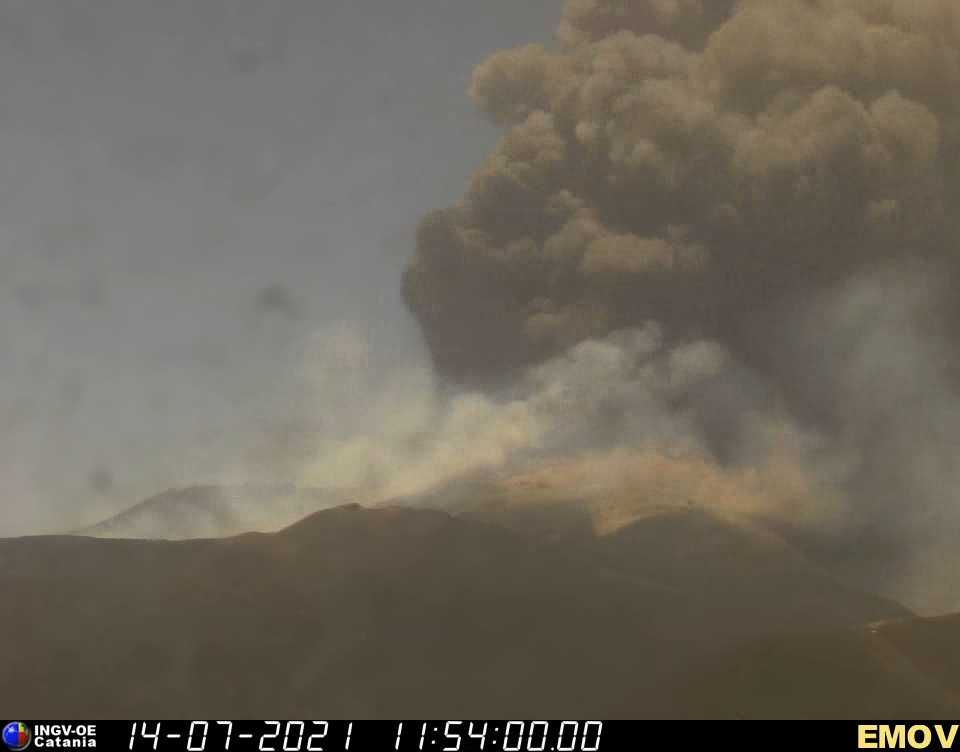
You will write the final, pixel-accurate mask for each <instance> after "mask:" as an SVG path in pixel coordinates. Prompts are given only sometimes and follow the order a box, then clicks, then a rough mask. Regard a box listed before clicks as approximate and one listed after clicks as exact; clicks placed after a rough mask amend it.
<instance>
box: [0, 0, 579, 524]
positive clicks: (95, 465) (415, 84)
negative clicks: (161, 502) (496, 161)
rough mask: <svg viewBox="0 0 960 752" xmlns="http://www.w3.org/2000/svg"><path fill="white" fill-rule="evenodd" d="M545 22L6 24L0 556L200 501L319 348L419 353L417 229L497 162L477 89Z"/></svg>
mask: <svg viewBox="0 0 960 752" xmlns="http://www.w3.org/2000/svg"><path fill="white" fill-rule="evenodd" d="M561 4H562V3H561V0H532V1H531V0H527V1H526V2H524V3H519V4H518V3H516V2H514V0H485V2H483V3H476V2H466V0H410V1H409V2H403V3H399V2H395V1H394V0H272V1H271V2H269V3H268V2H263V0H259V1H253V0H204V1H203V2H196V1H195V0H191V1H190V2H187V1H186V0H167V1H166V2H153V1H151V0H90V2H84V3H75V2H70V1H69V0H22V1H21V0H5V2H3V3H2V5H0V35H2V44H0V83H2V90H3V93H4V100H3V107H2V110H0V139H2V147H0V160H2V164H3V170H2V181H0V202H2V213H0V270H2V272H0V315H2V322H3V323H2V328H0V342H2V346H3V350H2V367H0V425H2V433H0V483H2V488H3V493H2V507H0V508H2V510H3V515H2V516H0V535H2V534H7V535H12V534H20V533H28V532H38V531H45V530H51V529H57V528H61V527H64V526H71V525H74V524H79V523H83V522H89V521H90V520H91V518H95V517H96V516H97V515H98V514H101V513H106V512H109V511H112V510H114V509H116V508H118V507H122V506H125V505H127V504H130V503H133V502H134V501H137V500H138V499H139V498H140V497H142V496H143V495H147V494H151V493H154V492H157V491H161V490H164V489H165V488H167V487H169V486H175V485H187V484H190V483H193V482H195V481H202V480H210V479H211V478H215V477H216V475H217V473H218V472H220V468H222V467H223V466H224V465H228V464H230V463H231V462H232V461H233V457H234V456H235V455H236V453H237V452H238V451H239V448H240V447H244V446H246V445H247V443H249V440H250V437H251V436H252V435H254V434H256V433H257V432H258V431H266V432H267V433H269V432H270V431H274V430H279V428H281V427H282V426H283V424H284V423H285V422H289V421H291V420H295V419H296V415H297V407H296V405H295V404H291V400H293V402H295V399H293V398H292V397H291V396H290V395H289V394H287V393H286V392H285V386H284V383H285V382H284V379H285V374H286V373H287V372H289V371H291V370H293V369H296V368H297V363H298V362H299V359H300V357H301V354H300V351H301V350H302V348H303V347H304V344H303V343H304V342H305V341H308V338H309V336H310V334H311V333H312V332H315V331H317V330H318V329H319V330H322V329H323V328H324V327H327V326H329V325H332V324H334V323H335V322H337V321H339V320H349V321H360V322H366V323H367V325H368V326H369V327H370V331H371V339H372V342H373V345H374V347H375V349H376V351H377V352H378V353H381V357H383V358H384V359H385V360H387V361H389V360H390V359H392V358H394V357H396V355H397V353H400V352H404V351H409V350H411V349H413V348H415V347H418V340H419V335H418V334H417V331H416V328H415V326H414V325H413V323H412V322H411V321H410V319H409V317H408V316H407V314H406V312H405V311H404V309H403V307H402V304H401V302H400V294H399V289H400V288H399V278H400V274H401V271H402V268H403V265H404V264H405V263H406V261H407V260H408V258H409V257H410V253H411V248H412V243H413V241H412V236H413V231H414V228H415V226H416V223H417V222H418V220H419V219H420V217H421V216H422V215H423V213H424V212H425V211H427V210H428V209H430V208H433V207H437V206H443V205H446V204H448V203H449V202H450V201H451V200H455V198H456V197H457V196H458V195H459V194H460V193H461V192H462V186H463V184H464V181H465V179H466V177H467V176H468V175H469V174H470V172H471V171H472V170H473V169H474V168H475V167H476V166H477V164H478V163H479V162H480V160H481V159H482V158H483V156H484V154H485V153H486V152H488V151H489V149H490V147H491V145H492V144H493V143H494V142H495V141H496V139H497V137H498V133H497V131H496V130H495V129H493V128H490V127H487V126H485V125H484V123H483V121H482V119H481V118H479V117H477V116H476V113H475V112H474V108H473V105H472V104H471V102H470V101H469V99H468V98H467V96H466V94H465V88H466V85H467V82H468V78H469V75H470V72H471V69H472V67H473V66H474V65H475V64H476V63H478V62H480V61H481V60H482V59H483V58H484V57H485V56H486V55H487V54H489V53H490V52H491V51H492V50H494V49H497V48H501V47H506V46H510V45H515V44H518V43H523V42H527V41H531V40H537V39H544V38H545V37H546V35H547V33H548V31H547V30H549V29H550V28H551V26H552V25H553V22H554V20H555V19H556V18H557V17H558V15H559V12H560V6H561ZM508 19H509V22H508Z"/></svg>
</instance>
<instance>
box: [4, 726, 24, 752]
mask: <svg viewBox="0 0 960 752" xmlns="http://www.w3.org/2000/svg"><path fill="white" fill-rule="evenodd" d="M3 743H4V745H5V746H6V748H7V749H12V750H13V752H19V751H20V750H21V749H26V748H27V747H29V746H30V727H29V726H28V725H27V724H25V723H20V721H11V722H10V723H8V724H7V725H6V726H4V727H3Z"/></svg>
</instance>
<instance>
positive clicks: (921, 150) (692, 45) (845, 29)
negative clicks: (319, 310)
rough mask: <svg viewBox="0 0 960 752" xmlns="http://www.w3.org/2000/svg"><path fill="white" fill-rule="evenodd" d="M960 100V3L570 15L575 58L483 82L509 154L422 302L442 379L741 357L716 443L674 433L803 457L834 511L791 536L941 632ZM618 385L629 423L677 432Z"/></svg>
mask: <svg viewBox="0 0 960 752" xmlns="http://www.w3.org/2000/svg"><path fill="white" fill-rule="evenodd" d="M957 91H960V5H957V4H956V3H955V2H954V1H953V0H729V1H727V0H724V1H719V0H569V1H568V3H567V6H566V9H565V12H564V15H563V18H562V20H561V22H560V25H559V28H558V30H557V33H556V40H555V42H554V44H552V45H550V46H542V45H536V44H532V45H527V46H524V47H520V48H517V49H513V50H508V51H503V52H499V53H496V54H494V55H492V56H491V57H490V58H489V59H487V60H486V61H484V62H483V63H481V64H480V65H479V66H478V67H477V68H476V71H475V73H474V76H473V80H472V83H471V86H470V94H471V96H472V97H473V99H474V100H475V101H476V103H477V105H478V106H479V108H480V109H481V110H482V111H483V113H484V114H485V115H486V117H487V118H488V119H490V120H491V121H492V122H493V123H495V124H497V125H499V126H501V127H502V128H503V130H504V133H503V137H502V139H501V140H500V142H499V144H498V145H497V146H496V148H495V149H494V150H493V152H492V153H491V154H490V156H489V157H488V158H487V160H486V161H485V162H484V163H483V164H482V165H481V166H480V168H479V169H478V170H477V172H476V173H475V174H474V175H473V177H472V179H471V180H470V182H469V185H468V186H467V188H466V192H465V193H464V195H463V197H462V198H461V199H460V200H459V201H458V202H457V203H456V204H454V205H453V206H450V207H449V208H446V209H442V210H440V211H436V212H434V213H432V214H431V215H429V216H428V217H426V218H425V219H424V220H423V222H422V224H421V226H420V229H419V233H418V237H417V248H416V254H415V256H414V258H413V260H412V261H411V263H410V265H409V267H408V269H407V272H406V275H405V279H404V290H405V294H406V300H407V302H408V304H409V306H410V308H411V310H412V311H413V312H414V314H415V316H416V318H417V319H418V321H419V323H420V324H421V327H422V329H423V332H424V334H425V337H426V340H427V343H428V346H429V349H430V352H431V355H432V358H433V362H434V364H435V366H436V368H437V371H438V372H439V374H440V375H441V377H442V378H443V379H444V380H445V381H446V382H447V383H455V384H456V383H461V384H468V385H470V386H471V387H476V386H480V387H482V388H484V389H486V390H487V391H488V392H489V390H491V389H493V390H498V389H502V388H504V385H509V384H517V383H521V384H529V379H530V373H537V372H542V371H543V369H549V368H551V367H556V366H555V364H556V363H559V362H565V360H566V359H567V358H569V357H571V356H570V355H563V353H566V352H570V353H577V352H584V349H583V348H586V351H589V349H590V348H591V347H598V346H600V345H597V344H596V343H597V342H598V341H605V342H606V343H607V344H606V346H609V344H610V342H611V340H609V339H605V338H608V337H609V336H610V335H611V333H612V332H620V331H622V330H625V329H628V330H629V329H633V328H636V327H641V326H643V325H644V323H645V322H647V321H650V320H656V321H659V322H661V324H662V326H663V330H664V331H666V332H668V333H669V334H670V336H671V338H672V339H670V340H668V342H667V344H664V345H663V350H662V352H663V353H672V352H676V353H679V352H683V351H684V350H683V348H685V347H690V345H682V346H677V345H676V344H675V343H676V342H692V341H699V342H701V343H702V342H704V341H710V342H714V343H721V344H714V345H710V346H709V347H717V348H720V350H719V351H722V352H724V353H725V358H726V361H725V363H726V365H725V366H723V368H721V371H722V372H723V373H725V374H727V376H726V377H727V378H732V379H733V383H735V384H736V387H734V388H728V389H726V390H719V391H717V390H716V389H715V388H714V387H711V389H712V390H713V391H712V392H711V391H710V390H707V389H706V388H705V386H704V385H703V384H696V385H694V386H692V387H691V389H690V390H689V391H688V392H686V393H685V396H684V398H683V400H681V401H682V402H684V403H685V404H687V405H689V406H691V410H692V412H691V413H690V414H689V415H687V417H688V418H689V416H690V415H696V416H697V418H696V421H697V425H696V428H695V429H691V430H687V429H688V428H689V424H687V423H685V422H684V420H679V422H678V415H677V414H671V420H670V422H669V425H670V426H672V427H673V429H677V428H678V427H684V430H685V431H686V433H685V434H684V435H685V436H687V437H688V438H689V437H691V436H693V437H695V438H696V441H694V442H693V444H694V445H695V446H696V447H697V449H698V451H702V452H703V455H702V456H703V457H705V458H707V461H708V462H709V463H712V465H711V466H712V467H714V468H715V469H716V470H717V472H718V473H721V474H723V473H730V472H739V471H740V470H742V469H743V468H750V467H754V468H762V467H765V464H764V463H766V462H767V461H768V460H767V459H763V458H764V457H766V458H769V456H770V454H771V452H772V453H773V454H776V453H777V451H778V449H777V448H778V447H780V446H782V444H783V435H789V436H791V437H793V439H791V440H790V441H788V442H787V444H789V445H790V446H792V447H793V449H792V450H791V452H792V454H791V457H792V460H791V461H792V462H793V461H794V460H795V462H793V465H792V466H793V467H794V468H798V469H799V472H800V473H801V474H802V475H803V477H804V478H806V481H805V483H806V484H807V486H806V487H808V488H816V489H817V491H816V493H814V494H800V495H799V496H798V497H797V498H802V499H803V501H802V503H798V504H797V505H795V506H794V508H793V509H792V510H791V511H790V512H789V513H788V514H784V515H783V516H782V518H781V520H782V522H783V524H785V525H786V526H787V527H788V528H789V529H791V530H792V531H793V533H794V534H796V535H798V536H799V537H800V538H802V539H806V540H807V541H808V543H809V545H810V550H811V551H816V552H818V553H819V554H820V555H822V556H823V557H824V559H825V560H830V561H832V562H833V564H834V565H835V566H839V567H841V568H844V567H845V568H846V569H847V571H849V572H850V573H851V574H853V575H855V576H857V577H858V578H861V579H863V580H868V581H869V582H870V583H871V585H873V586H874V587H877V588H879V589H882V590H883V591H884V592H887V593H888V594H892V595H894V596H896V597H901V598H904V599H905V600H906V602H908V603H909V604H910V605H912V606H914V607H918V608H921V609H925V610H946V609H956V608H957V607H960V578H958V577H957V576H956V575H955V572H956V571H960V570H958V569H957V567H958V563H960V555H958V554H957V553H956V546H955V541H956V535H957V533H958V532H960V477H958V473H957V471H956V469H955V465H956V461H955V457H956V448H957V446H960V393H958V391H960V379H958V378H957V374H958V373H960V369H958V364H960V346H958V345H960V339H958V337H957V327H956V324H955V322H956V320H957V314H958V312H960V311H958V309H957V303H956V301H957V296H956V289H957V285H958V279H960V278H958V274H957V272H958V263H957V259H958V256H957V252H956V251H957V248H960V219H958V218H960V212H958V211H957V208H958V204H960V202H958V199H960V99H958V98H957V96H956V92H957ZM621 336H624V335H621V334H618V335H615V337H621ZM671 343H673V344H671ZM702 346H703V345H702V344H701V345H699V346H695V347H702ZM571 347H572V348H574V349H573V350H570V349H569V348H571ZM674 347H680V349H679V350H676V351H675V350H674ZM662 357H665V358H667V359H668V360H669V358H671V357H673V356H672V355H663V356H662ZM544 363H547V364H548V365H542V364H544ZM551 363H552V364H554V366H551V365H549V364H551ZM738 363H740V364H746V365H747V366H749V369H752V370H748V368H745V367H744V366H742V365H738ZM538 364H541V365H538ZM531 368H532V369H533V370H532V371H531V370H530V369H531ZM732 374H737V375H736V376H735V377H734V376H732ZM744 374H752V375H751V376H750V377H749V379H747V381H744V378H743V377H744ZM607 376H608V374H594V377H595V378H596V381H595V382H592V383H595V384H596V385H597V389H598V390H606V393H608V394H612V395H615V396H614V397H613V398H612V401H611V404H615V405H618V407H616V408H614V409H612V410H611V413H610V414H611V415H612V414H614V412H615V411H616V410H619V411H620V414H621V415H622V416H624V417H623V420H624V421H625V422H626V423H628V424H631V425H636V423H635V422H632V421H637V420H638V421H640V423H642V424H643V425H645V426H650V425H652V424H656V422H657V415H658V414H659V413H657V412H656V411H654V412H653V413H648V414H643V415H637V414H632V413H631V412H630V410H629V409H628V408H624V407H623V403H622V401H618V400H620V399H621V397H622V394H623V393H624V392H623V391H622V390H626V391H627V392H631V390H636V389H637V385H636V384H632V383H628V384H624V382H623V381H622V380H618V379H616V378H613V379H611V378H607ZM559 381H561V382H563V381H564V378H561V379H559ZM668 381H669V379H668ZM748 382H749V383H750V384H751V386H749V387H748V386H746V384H747V383H748ZM761 384H763V385H764V386H760V385H761ZM548 392H549V390H548ZM639 392H640V393H643V390H642V389H640V390H639ZM708 392H710V393H711V394H712V396H711V397H710V398H709V399H706V401H705V402H702V401H698V400H700V399H701V398H702V397H703V395H705V394H707V393H708ZM780 399H782V400H783V402H782V404H781V405H780V406H779V407H777V408H776V409H774V408H773V405H775V404H776V403H777V401H778V400H780ZM532 400H533V401H532V403H530V402H527V403H525V404H537V403H538V400H537V398H532ZM758 400H759V402H758ZM587 403H588V404H589V400H588V402H587ZM658 404H661V405H674V404H675V402H674V401H673V399H672V398H666V400H665V401H661V402H659V403H658ZM748 414H749V415H754V416H755V415H762V416H764V418H763V419H762V420H761V421H760V422H761V424H763V425H765V426H767V427H769V426H771V425H775V426H778V427H779V428H778V430H780V431H782V432H783V433H782V434H781V435H780V436H779V438H778V437H777V432H776V431H774V432H773V433H772V434H771V433H770V432H769V431H768V430H759V431H758V430H756V424H754V425H753V427H752V428H750V429H749V430H743V425H744V423H743V420H742V418H743V416H744V415H748ZM784 416H786V417H784ZM568 417H570V418H571V419H575V420H586V423H587V424H589V420H588V419H586V418H585V417H584V416H576V415H570V416H568ZM791 426H792V427H791ZM658 435H659V437H660V438H658V439H655V440H653V444H654V445H655V446H659V447H663V446H667V445H668V444H669V437H670V435H671V433H670V431H667V432H666V433H664V432H660V433H659V434H658ZM581 436H582V437H585V440H586V441H587V443H589V442H591V441H592V442H598V441H599V438H600V437H602V436H604V433H603V431H602V430H601V429H600V428H598V427H597V426H593V428H590V429H589V430H584V432H583V433H582V434H581ZM810 436H817V437H818V439H817V442H815V448H813V449H812V448H811V445H809V444H804V442H805V441H806V440H807V439H808V438H809V437H810ZM797 437H806V438H804V439H802V440H800V443H799V445H803V448H801V449H799V450H797V447H798V446H799V445H798V444H796V443H791V442H794V440H795V439H796V438H797ZM618 441H619V442H620V443H617V441H614V442H612V443H611V444H610V445H611V446H618V447H621V448H622V447H623V446H629V445H631V441H632V439H631V438H630V437H627V439H624V437H623V436H620V437H618ZM581 448H582V447H581ZM591 448H592V449H597V448H600V449H602V448H603V447H602V446H600V444H599V443H595V444H593V445H592V446H591ZM751 448H752V449H751ZM794 450H796V451H794ZM751 451H753V452H755V453H754V454H751ZM738 468H739V470H738ZM711 478H712V479H711V480H710V481H705V483H706V486H704V487H712V488H714V489H715V490H716V492H717V494H718V495H723V493H722V491H721V489H722V488H723V487H724V484H723V483H722V482H720V481H719V480H718V476H711ZM711 484H712V486H711ZM826 489H829V492H828V491H827V490H826ZM705 495H707V496H709V495H710V494H709V492H707V493H705ZM773 495H774V496H775V495H776V493H774V494H773ZM814 497H817V498H819V499H820V502H814V501H812V499H813V498H814ZM828 498H829V499H830V501H829V502H826V499H828ZM824 503H828V505H834V509H833V514H832V515H831V514H827V515H823V514H821V513H819V512H818V513H816V514H812V515H811V514H806V515H805V514H804V513H802V512H798V510H800V509H807V511H808V512H809V511H810V510H809V508H808V507H807V505H811V504H812V505H813V506H812V507H811V508H817V509H821V511H822V505H823V504H824ZM780 508H781V509H783V508H784V507H783V506H782V505H780ZM798 515H799V516H798ZM814 518H816V519H817V520H818V522H817V523H816V524H811V520H812V519H814ZM827 518H829V522H828V523H824V520H825V519H827Z"/></svg>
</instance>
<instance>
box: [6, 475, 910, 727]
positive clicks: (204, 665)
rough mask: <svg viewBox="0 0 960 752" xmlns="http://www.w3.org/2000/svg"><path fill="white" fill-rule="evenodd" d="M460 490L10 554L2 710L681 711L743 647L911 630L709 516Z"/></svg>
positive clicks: (30, 543)
mask: <svg viewBox="0 0 960 752" xmlns="http://www.w3.org/2000/svg"><path fill="white" fill-rule="evenodd" d="M454 491H455V492H456V493H454ZM451 493H454V495H455V496H456V497H457V498H456V499H455V500H453V501H452V502H451V509H453V513H449V512H446V511H438V510H432V509H428V508H423V506H422V505H423V504H426V503H427V502H428V501H429V502H434V503H435V502H436V501H437V499H436V498H432V499H428V500H424V499H421V500H420V503H421V507H420V508H416V507H409V506H387V507H381V508H364V507H360V506H356V505H354V506H345V507H338V508H333V509H329V510H326V511H322V512H319V513H316V514H314V515H312V516H310V517H308V518H306V519H304V520H302V521H300V522H299V523H297V524H295V525H293V526H291V527H288V528H286V529H284V530H281V531H279V532H276V533H270V534H261V533H251V534H245V535H240V536H236V537H230V538H220V539H195V540H185V541H150V540H130V539H127V540H122V539H120V540H118V539H95V538H89V537H81V536H53V537H35V538H20V539H8V540H2V541H0V589H2V592H3V593H4V596H5V598H6V599H8V600H7V602H8V603H15V604H17V607H16V608H15V609H10V610H8V612H7V616H6V618H5V619H4V620H3V621H2V622H0V645H3V648H0V651H2V652H3V655H0V659H2V661H3V664H4V666H5V671H6V675H7V677H8V681H7V682H5V683H4V685H3V688H2V689H0V703H2V704H3V706H4V707H6V708H9V711H10V712H11V713H13V714H14V715H16V714H20V715H24V716H31V715H32V716H36V717H41V716H58V715H59V716H67V715H71V716H74V717H87V716H89V717H104V716H117V717H125V716H127V717H133V716H157V717H181V716H182V717H186V716H192V717H197V715H198V714H200V715H211V714H213V715H217V714H219V715H224V716H227V717H248V716H249V717H266V716H270V715H273V716H277V717H279V716H280V715H281V714H285V715H286V716H290V717H297V716H303V717H307V716H317V717H319V715H323V716H325V717H328V716H350V717H357V718H363V717H383V716H400V717H407V716H415V715H419V716H426V715H431V714H432V715H434V716H440V717H443V716H449V717H453V716H457V715H460V716H465V715H469V714H471V713H472V714H474V715H478V714H479V715H483V714H486V715H499V716H504V717H506V716H517V717H521V716H531V715H546V714H553V715H571V714H572V715H578V716H597V717H611V716H626V717H643V716H665V715H684V714H686V713H687V712H691V711H693V712H695V710H696V709H697V708H700V707H705V706H704V705H703V704H702V697H701V696H700V695H697V694H696V693H695V692H693V690H692V689H691V690H689V691H688V688H689V686H690V680H691V679H690V677H695V676H699V675H700V670H699V667H700V666H711V667H712V666H715V665H716V664H715V663H711V661H714V662H716V661H721V660H723V659H724V657H726V656H727V655H729V654H730V652H729V651H736V650H737V649H740V647H741V646H743V645H744V643H745V642H748V641H751V640H758V639H768V640H769V639H774V640H790V639H797V638H796V637H793V635H803V634H805V633H810V632H816V631H830V630H838V629H840V630H843V629H846V628H848V627H852V626H855V625H861V624H866V623H870V622H875V621H878V620H889V619H902V618H905V617H907V616H908V614H907V612H906V611H905V610H904V609H903V608H901V607H900V606H898V605H896V604H893V603H891V602H889V601H886V600H884V599H882V598H878V597H875V596H872V595H869V594H866V593H862V592H859V591H857V590H854V589H850V588H848V587H845V586H843V585H841V584H839V583H837V582H836V581H834V580H833V579H831V578H830V577H829V576H828V575H827V574H825V573H824V572H822V571H820V570H819V569H818V568H816V567H815V566H813V565H811V564H810V563H809V562H808V561H807V560H806V559H804V557H803V556H802V555H801V554H799V553H798V552H797V551H795V550H793V549H792V548H790V546H788V545H787V544H785V543H784V542H783V541H782V540H780V539H778V538H777V537H776V536H775V535H773V534H771V533H768V532H766V531H764V530H762V529H760V528H758V527H757V526H756V525H754V524H752V523H749V522H743V523H740V522H737V521H736V520H734V519H733V518H730V517H724V516H721V515H717V514H715V513H714V512H712V511H710V510H706V509H702V508H697V507H683V506H663V507H650V508H645V511H644V512H643V514H637V515H634V516H632V517H630V516H628V517H627V518H626V519H625V520H621V521H620V522H619V523H618V525H617V526H616V527H615V528H614V529H611V530H597V529H595V528H591V527H589V526H586V527H585V526H583V525H581V524H580V522H582V520H583V514H584V508H583V507H582V506H580V507H578V505H577V504H572V503H571V505H566V506H564V505H557V506H556V507H555V508H551V509H541V510H539V511H538V510H536V509H534V506H535V505H529V504H528V505H524V507H523V508H522V509H519V508H518V509H517V510H514V511H510V512H508V513H505V512H504V509H505V508H506V507H504V504H503V502H504V499H503V497H502V493H503V491H502V489H499V490H498V488H496V487H486V488H484V487H482V486H474V485H469V484H468V485H465V486H463V487H461V488H459V489H453V490H452V491H451ZM498 494H501V496H498ZM454 502H455V503H454ZM578 520H579V522H578ZM828 674H829V672H826V673H824V674H823V675H822V676H820V677H819V678H821V679H822V680H823V681H824V682H829V681H830V677H829V675H828ZM673 686H680V687H681V688H682V689H683V691H677V692H674V691H671V690H670V688H671V687H673ZM743 701H744V702H745V703H752V702H754V698H753V697H752V696H746V697H744V698H743ZM757 702H759V698H758V699H757ZM906 707H910V706H906ZM798 712H799V713H801V714H802V712H803V711H802V709H800V710H799V711H798Z"/></svg>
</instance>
